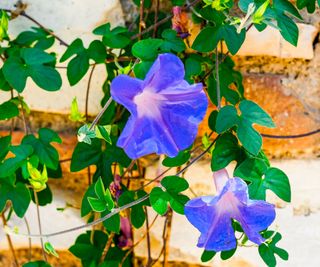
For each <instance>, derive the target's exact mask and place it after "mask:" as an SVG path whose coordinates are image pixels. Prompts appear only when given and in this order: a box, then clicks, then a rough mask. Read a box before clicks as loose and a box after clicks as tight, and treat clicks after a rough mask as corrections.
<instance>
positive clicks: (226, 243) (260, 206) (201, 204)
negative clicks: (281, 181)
mask: <svg viewBox="0 0 320 267" xmlns="http://www.w3.org/2000/svg"><path fill="white" fill-rule="evenodd" d="M214 179H215V184H216V188H217V194H218V195H217V196H215V197H213V196H204V197H198V198H195V199H192V200H190V201H189V202H187V204H186V205H185V215H186V217H187V219H188V220H189V221H190V222H191V224H192V225H193V226H195V227H196V228H197V229H198V230H199V231H200V232H201V235H200V237H199V240H198V247H201V248H204V249H205V250H211V251H223V250H231V249H233V248H235V247H236V246H237V242H236V238H235V234H234V230H233V228H232V221H231V219H235V220H237V221H238V222H239V223H240V225H241V227H242V229H243V230H244V232H245V234H246V235H247V236H248V238H249V240H251V241H252V242H254V243H256V244H258V245H259V244H261V243H262V242H264V239H263V237H262V236H261V235H260V233H259V232H260V231H262V230H265V229H266V228H268V226H269V225H270V224H271V223H272V222H273V221H274V219H275V208H274V205H272V204H269V203H267V202H265V201H262V200H251V199H249V196H248V187H247V184H246V183H245V182H244V181H243V180H242V179H240V178H231V179H229V177H228V173H227V171H226V170H225V169H222V170H220V171H218V172H214Z"/></svg>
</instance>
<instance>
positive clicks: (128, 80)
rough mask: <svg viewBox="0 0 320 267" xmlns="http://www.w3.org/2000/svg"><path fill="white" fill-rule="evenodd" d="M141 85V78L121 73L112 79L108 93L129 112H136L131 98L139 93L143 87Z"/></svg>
mask: <svg viewBox="0 0 320 267" xmlns="http://www.w3.org/2000/svg"><path fill="white" fill-rule="evenodd" d="M142 85H143V81H142V80H139V79H136V78H132V77H130V76H128V75H123V74H122V75H119V76H117V77H115V78H114V79H113V80H112V82H111V86H110V93H111V96H112V98H113V99H114V100H115V101H116V102H118V103H119V104H121V105H123V106H125V108H127V109H128V110H129V111H130V112H131V113H136V106H135V104H134V102H133V99H134V97H135V96H136V95H138V94H140V93H141V91H142V89H143V87H142Z"/></svg>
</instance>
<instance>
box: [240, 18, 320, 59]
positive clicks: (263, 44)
mask: <svg viewBox="0 0 320 267" xmlns="http://www.w3.org/2000/svg"><path fill="white" fill-rule="evenodd" d="M298 28H299V39H298V44H297V47H295V46H293V45H291V44H290V43H288V42H287V41H286V40H284V39H283V37H282V36H281V35H280V33H279V31H278V30H277V29H275V28H272V27H270V26H268V27H267V28H266V29H265V30H264V31H263V32H259V31H258V30H257V29H256V28H255V27H252V28H251V29H250V30H249V31H248V32H247V35H246V39H245V41H244V43H243V45H242V47H241V48H240V50H239V52H238V53H237V55H238V56H275V57H280V58H303V59H312V58H313V57H314V51H313V41H314V39H315V37H316V36H317V34H318V31H319V30H318V29H317V28H316V27H315V26H313V25H308V24H302V23H298Z"/></svg>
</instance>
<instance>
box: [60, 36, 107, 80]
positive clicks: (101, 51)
mask: <svg viewBox="0 0 320 267" xmlns="http://www.w3.org/2000/svg"><path fill="white" fill-rule="evenodd" d="M71 57H72V59H71V60H70V61H69V62H68V67H67V76H68V80H69V83H70V85H75V84H77V83H78V82H79V81H80V80H81V79H82V78H83V76H84V75H85V74H86V73H87V71H88V69H89V66H90V59H92V60H93V61H94V62H96V63H103V62H104V61H105V59H106V57H107V54H106V49H105V46H104V45H103V43H102V42H100V41H98V40H95V41H92V42H91V43H90V45H89V47H88V48H87V49H86V48H85V47H84V46H83V42H82V40H81V39H76V40H74V41H73V42H72V44H71V45H70V46H69V47H68V48H67V50H66V52H65V53H64V54H63V55H62V57H61V59H60V62H65V61H66V60H67V59H69V58H71Z"/></svg>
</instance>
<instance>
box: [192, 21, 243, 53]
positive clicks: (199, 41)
mask: <svg viewBox="0 0 320 267" xmlns="http://www.w3.org/2000/svg"><path fill="white" fill-rule="evenodd" d="M245 36H246V31H245V29H243V30H242V31H241V32H240V33H237V29H236V28H235V27H234V26H233V25H218V26H216V27H213V26H207V27H205V28H204V29H203V30H202V31H201V32H200V33H199V34H198V36H197V37H196V39H195V40H194V42H193V44H192V48H193V49H195V50H197V51H199V52H211V51H213V50H214V49H215V48H216V47H217V45H218V42H219V41H222V40H223V41H225V42H226V45H227V47H228V49H229V51H230V53H231V54H232V55H235V54H236V53H237V52H238V50H239V49H240V47H241V45H242V44H243V42H244V39H245Z"/></svg>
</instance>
